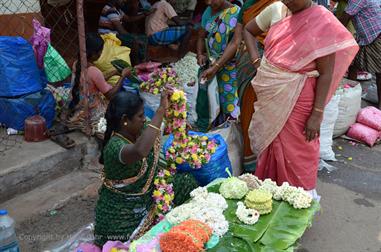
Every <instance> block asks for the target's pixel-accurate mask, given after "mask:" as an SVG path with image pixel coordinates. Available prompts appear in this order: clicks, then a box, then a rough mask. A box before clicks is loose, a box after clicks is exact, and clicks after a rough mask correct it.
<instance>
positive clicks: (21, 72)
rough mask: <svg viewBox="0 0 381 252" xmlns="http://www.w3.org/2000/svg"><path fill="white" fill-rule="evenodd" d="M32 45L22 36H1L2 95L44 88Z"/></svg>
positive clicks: (0, 73)
mask: <svg viewBox="0 0 381 252" xmlns="http://www.w3.org/2000/svg"><path fill="white" fill-rule="evenodd" d="M43 88H44V86H43V84H42V83H41V78H40V70H39V69H38V67H37V63H36V57H35V55H34V52H33V48H32V45H31V44H30V43H29V42H28V41H26V40H25V39H23V38H21V37H7V36H0V97H16V96H21V95H25V94H31V93H34V92H37V91H40V90H41V89H43Z"/></svg>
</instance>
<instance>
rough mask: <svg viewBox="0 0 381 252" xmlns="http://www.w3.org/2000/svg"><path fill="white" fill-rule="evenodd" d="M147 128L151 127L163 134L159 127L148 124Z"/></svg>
mask: <svg viewBox="0 0 381 252" xmlns="http://www.w3.org/2000/svg"><path fill="white" fill-rule="evenodd" d="M147 126H148V127H151V128H152V129H155V130H157V131H158V132H161V130H160V129H159V128H158V127H156V126H155V125H152V124H148V125H147Z"/></svg>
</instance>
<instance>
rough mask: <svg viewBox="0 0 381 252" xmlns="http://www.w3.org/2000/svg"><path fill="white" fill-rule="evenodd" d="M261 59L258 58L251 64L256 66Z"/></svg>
mask: <svg viewBox="0 0 381 252" xmlns="http://www.w3.org/2000/svg"><path fill="white" fill-rule="evenodd" d="M260 60H261V58H256V59H255V60H252V61H251V64H253V65H255V64H256V63H257V62H258V61H260Z"/></svg>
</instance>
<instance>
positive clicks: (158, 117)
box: [135, 107, 165, 157]
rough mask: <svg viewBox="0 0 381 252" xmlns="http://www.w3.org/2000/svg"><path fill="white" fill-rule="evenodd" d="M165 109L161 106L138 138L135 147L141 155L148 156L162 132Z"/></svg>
mask: <svg viewBox="0 0 381 252" xmlns="http://www.w3.org/2000/svg"><path fill="white" fill-rule="evenodd" d="M164 114H165V110H164V109H163V108H161V107H159V108H158V110H157V111H156V113H155V116H154V117H153V118H152V120H151V122H150V124H151V125H152V126H148V127H147V128H146V129H144V131H143V133H142V134H141V135H140V137H139V138H138V139H137V140H136V143H135V148H136V151H137V153H138V155H139V156H141V157H146V156H148V154H149V153H150V151H151V149H152V146H153V145H154V143H155V141H156V138H157V137H158V135H159V134H160V131H159V130H158V129H160V127H161V123H162V122H163V118H164Z"/></svg>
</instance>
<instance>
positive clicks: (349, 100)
mask: <svg viewBox="0 0 381 252" xmlns="http://www.w3.org/2000/svg"><path fill="white" fill-rule="evenodd" d="M345 81H346V82H348V83H350V84H351V85H353V87H351V88H344V90H343V94H342V95H341V97H340V103H339V116H338V117H337V120H336V124H335V129H334V131H333V136H334V137H338V136H341V135H343V134H345V133H346V132H347V131H348V129H349V127H350V126H351V125H352V124H354V123H355V122H356V117H357V114H358V112H359V111H360V109H361V93H362V89H361V85H360V84H359V83H358V82H353V81H352V82H351V81H348V80H345ZM356 83H357V84H356Z"/></svg>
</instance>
